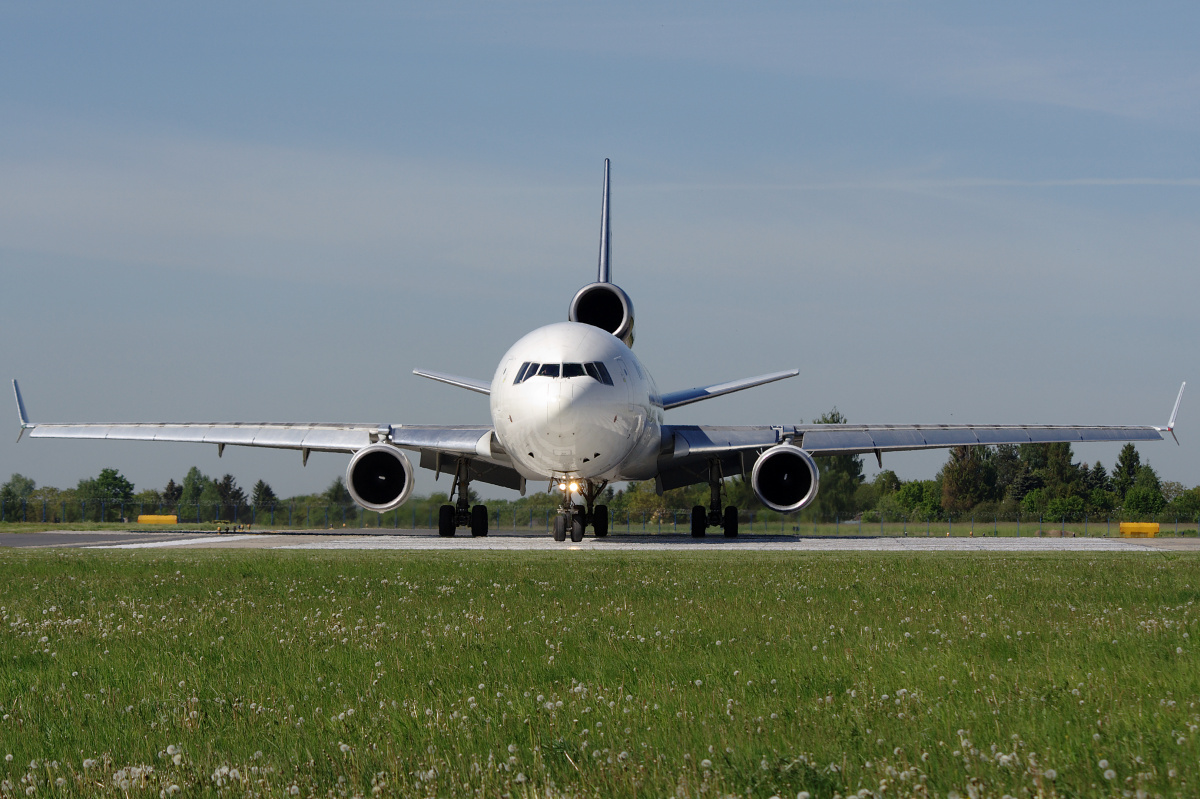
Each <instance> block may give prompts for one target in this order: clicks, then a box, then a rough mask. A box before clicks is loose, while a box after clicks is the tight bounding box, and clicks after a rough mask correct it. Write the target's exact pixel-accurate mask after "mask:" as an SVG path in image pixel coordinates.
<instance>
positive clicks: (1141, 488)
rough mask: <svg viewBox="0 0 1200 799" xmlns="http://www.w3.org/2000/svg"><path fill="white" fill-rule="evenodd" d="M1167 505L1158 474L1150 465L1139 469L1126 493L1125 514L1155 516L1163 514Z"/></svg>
mask: <svg viewBox="0 0 1200 799" xmlns="http://www.w3.org/2000/svg"><path fill="white" fill-rule="evenodd" d="M1166 505H1167V502H1166V500H1165V499H1163V495H1162V486H1161V484H1160V483H1159V480H1158V473H1157V472H1155V471H1154V470H1153V469H1152V468H1150V465H1149V464H1146V465H1145V466H1141V467H1139V468H1138V470H1137V476H1136V477H1135V478H1134V481H1133V485H1132V486H1130V487H1129V490H1128V491H1126V492H1125V503H1124V505H1123V506H1122V507H1123V508H1124V509H1125V512H1126V513H1130V514H1133V515H1135V516H1153V515H1154V514H1156V513H1161V512H1162V510H1163V508H1165V507H1166Z"/></svg>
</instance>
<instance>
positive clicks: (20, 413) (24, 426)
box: [13, 378, 37, 441]
mask: <svg viewBox="0 0 1200 799" xmlns="http://www.w3.org/2000/svg"><path fill="white" fill-rule="evenodd" d="M13 393H14V394H16V395H17V417H18V418H20V420H21V431H20V432H19V433H17V441H20V440H21V436H23V435H25V431H26V430H28V429H29V428H31V427H36V426H37V425H32V424H30V423H29V414H28V413H26V412H25V400H23V399H21V387H20V386H18V385H17V381H16V379H15V378H14V379H13Z"/></svg>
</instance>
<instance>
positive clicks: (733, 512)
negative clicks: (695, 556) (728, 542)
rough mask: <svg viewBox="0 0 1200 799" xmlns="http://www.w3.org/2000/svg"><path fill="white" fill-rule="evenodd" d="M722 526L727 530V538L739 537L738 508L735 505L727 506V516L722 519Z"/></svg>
mask: <svg viewBox="0 0 1200 799" xmlns="http://www.w3.org/2000/svg"><path fill="white" fill-rule="evenodd" d="M722 521H723V522H724V524H722V525H721V526H722V528H724V530H725V537H726V538H737V534H738V509H737V508H735V507H734V506H733V505H730V506H729V507H727V508H725V518H724V519H723V520H722Z"/></svg>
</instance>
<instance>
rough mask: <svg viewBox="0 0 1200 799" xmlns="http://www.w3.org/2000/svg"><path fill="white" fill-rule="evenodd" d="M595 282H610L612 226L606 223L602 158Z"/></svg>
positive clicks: (605, 193) (605, 177)
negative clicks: (602, 201)
mask: <svg viewBox="0 0 1200 799" xmlns="http://www.w3.org/2000/svg"><path fill="white" fill-rule="evenodd" d="M596 282H597V283H611V282H612V228H611V227H610V226H609V223H608V159H607V158H605V159H604V204H603V206H602V207H601V210H600V269H599V272H598V276H597V278H596Z"/></svg>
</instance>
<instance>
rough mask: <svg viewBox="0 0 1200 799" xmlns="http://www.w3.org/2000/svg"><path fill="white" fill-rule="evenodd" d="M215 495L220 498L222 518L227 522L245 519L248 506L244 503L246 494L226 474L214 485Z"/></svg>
mask: <svg viewBox="0 0 1200 799" xmlns="http://www.w3.org/2000/svg"><path fill="white" fill-rule="evenodd" d="M216 486H217V494H218V495H220V497H221V506H222V507H223V508H224V509H225V515H224V518H225V519H226V520H228V521H233V520H234V519H244V518H246V511H247V510H249V507H250V506H249V505H248V504H247V503H246V492H245V491H243V490H242V487H241V486H239V485H238V484H237V481H236V480H234V479H233V475H231V474H227V475H225V476H224V477H222V478H221V479H220V480H219V481H217V483H216Z"/></svg>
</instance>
